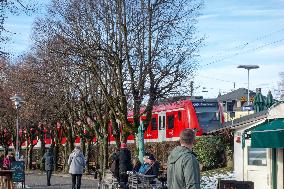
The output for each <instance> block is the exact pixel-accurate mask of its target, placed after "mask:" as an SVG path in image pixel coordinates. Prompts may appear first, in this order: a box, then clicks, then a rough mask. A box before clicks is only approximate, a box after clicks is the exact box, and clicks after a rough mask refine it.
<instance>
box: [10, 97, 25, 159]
mask: <svg viewBox="0 0 284 189" xmlns="http://www.w3.org/2000/svg"><path fill="white" fill-rule="evenodd" d="M10 99H11V100H12V101H13V102H14V103H15V107H16V110H17V120H16V149H15V151H16V157H15V158H16V161H18V160H19V157H20V154H19V113H18V112H19V108H20V107H21V105H22V104H23V103H24V101H23V99H22V97H21V96H19V95H18V94H15V95H14V96H12V97H11V98H10Z"/></svg>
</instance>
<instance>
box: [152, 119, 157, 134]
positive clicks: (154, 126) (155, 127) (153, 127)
mask: <svg viewBox="0 0 284 189" xmlns="http://www.w3.org/2000/svg"><path fill="white" fill-rule="evenodd" d="M151 125H152V131H154V130H157V119H156V118H152V120H151Z"/></svg>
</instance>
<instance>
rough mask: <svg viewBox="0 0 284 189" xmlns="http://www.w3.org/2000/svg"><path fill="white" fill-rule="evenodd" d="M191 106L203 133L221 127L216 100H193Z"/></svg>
mask: <svg viewBox="0 0 284 189" xmlns="http://www.w3.org/2000/svg"><path fill="white" fill-rule="evenodd" d="M193 106H194V108H195V112H196V115H197V118H198V121H199V125H200V127H201V128H202V129H203V132H204V133H206V132H209V131H212V130H215V129H217V128H220V127H221V123H220V115H219V106H218V102H216V101H215V102H194V103H193Z"/></svg>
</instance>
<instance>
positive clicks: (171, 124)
mask: <svg viewBox="0 0 284 189" xmlns="http://www.w3.org/2000/svg"><path fill="white" fill-rule="evenodd" d="M167 118H168V120H167V121H168V129H173V128H174V115H170V116H168V117H167Z"/></svg>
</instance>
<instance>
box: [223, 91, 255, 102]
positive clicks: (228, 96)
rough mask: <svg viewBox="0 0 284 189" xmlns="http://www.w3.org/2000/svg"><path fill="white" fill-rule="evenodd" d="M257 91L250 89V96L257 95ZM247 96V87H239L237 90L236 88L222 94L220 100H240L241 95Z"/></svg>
mask: <svg viewBox="0 0 284 189" xmlns="http://www.w3.org/2000/svg"><path fill="white" fill-rule="evenodd" d="M255 94H256V93H255V92H253V91H251V90H250V94H249V95H250V97H251V96H255ZM243 96H244V97H247V96H248V90H247V89H245V88H239V89H237V90H234V91H232V92H229V93H227V94H224V95H221V96H219V97H218V100H220V101H232V100H240V99H241V97H243Z"/></svg>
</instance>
